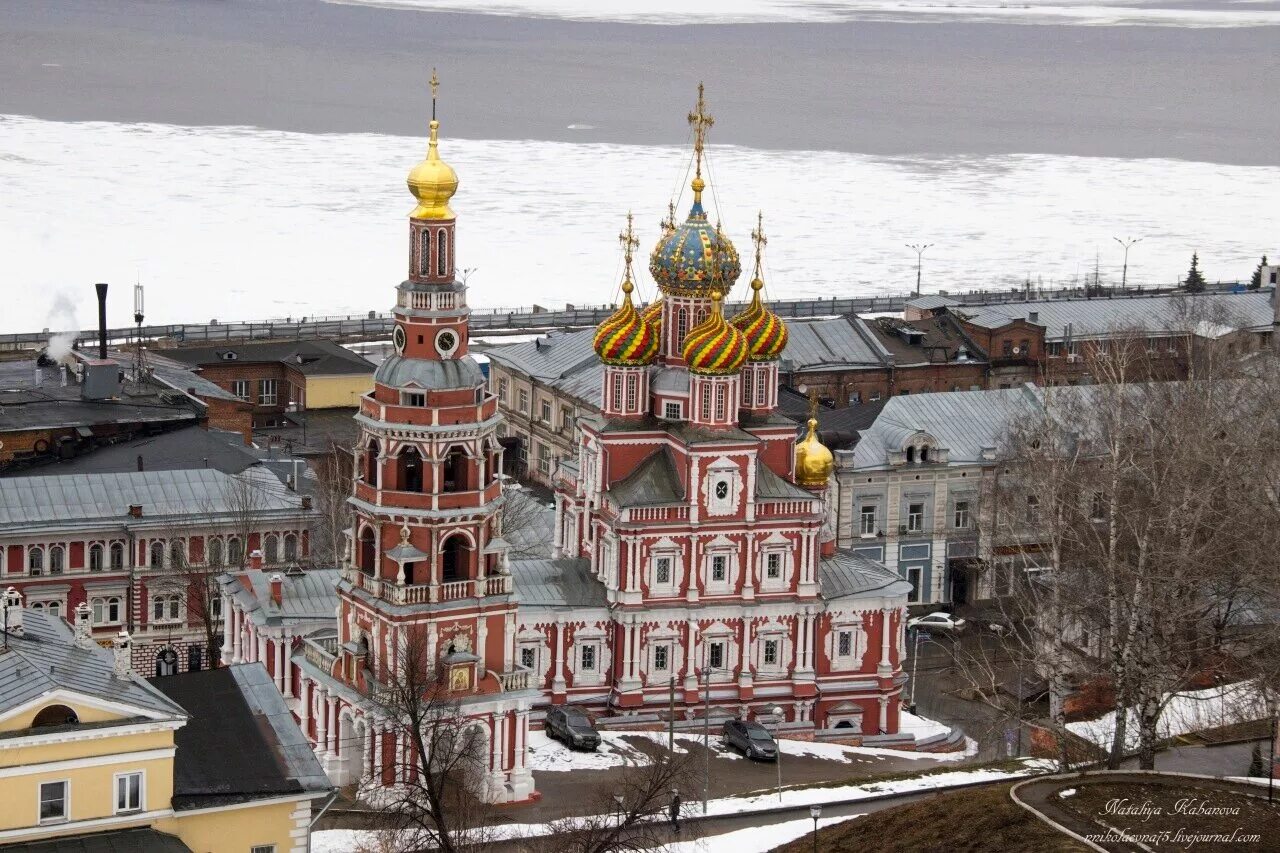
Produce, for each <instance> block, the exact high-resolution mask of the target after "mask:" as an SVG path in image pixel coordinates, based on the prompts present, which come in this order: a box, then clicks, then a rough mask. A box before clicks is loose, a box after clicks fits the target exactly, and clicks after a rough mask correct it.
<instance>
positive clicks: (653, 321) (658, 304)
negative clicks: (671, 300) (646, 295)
mask: <svg viewBox="0 0 1280 853" xmlns="http://www.w3.org/2000/svg"><path fill="white" fill-rule="evenodd" d="M640 316H641V317H643V318H644V321H645V322H646V323H648V324H649V326H650V328H652V329H653V333H654V334H655V335H657V336H658V337H662V300H661V299H655V300H654V301H653V302H652V303H651V304H650V305H649V306H648V307H646V308H645V309H644V310H643V311H641V312H640Z"/></svg>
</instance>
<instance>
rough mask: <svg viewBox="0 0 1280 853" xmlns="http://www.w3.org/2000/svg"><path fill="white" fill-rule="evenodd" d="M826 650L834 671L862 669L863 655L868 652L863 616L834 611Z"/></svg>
mask: <svg viewBox="0 0 1280 853" xmlns="http://www.w3.org/2000/svg"><path fill="white" fill-rule="evenodd" d="M824 651H825V652H826V655H827V660H829V661H831V669H832V670H833V671H846V670H858V669H861V668H862V658H863V655H865V654H866V653H867V632H866V630H865V629H864V628H863V623H862V617H861V616H860V615H859V614H857V613H833V614H832V615H831V630H830V631H828V632H827V639H826V647H825V649H824Z"/></svg>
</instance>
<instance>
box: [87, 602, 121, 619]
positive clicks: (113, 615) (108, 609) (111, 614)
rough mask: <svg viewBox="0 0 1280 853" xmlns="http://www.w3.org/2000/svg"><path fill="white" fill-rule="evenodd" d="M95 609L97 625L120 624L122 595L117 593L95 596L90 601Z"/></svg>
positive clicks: (94, 617)
mask: <svg viewBox="0 0 1280 853" xmlns="http://www.w3.org/2000/svg"><path fill="white" fill-rule="evenodd" d="M89 606H90V608H91V609H92V611H93V624H95V625H118V624H120V597H119V596H117V595H109V596H104V597H102V598H95V599H93V601H91V602H90V603H89Z"/></svg>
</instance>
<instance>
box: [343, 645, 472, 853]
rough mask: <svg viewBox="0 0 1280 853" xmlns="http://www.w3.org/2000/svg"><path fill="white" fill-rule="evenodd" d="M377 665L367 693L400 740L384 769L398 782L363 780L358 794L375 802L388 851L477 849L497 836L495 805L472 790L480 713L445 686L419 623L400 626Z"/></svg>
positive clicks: (382, 846) (444, 677)
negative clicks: (388, 657) (386, 658)
mask: <svg viewBox="0 0 1280 853" xmlns="http://www.w3.org/2000/svg"><path fill="white" fill-rule="evenodd" d="M379 670H380V671H379V672H378V673H376V674H375V673H374V672H372V671H371V670H368V669H366V670H365V673H364V674H365V678H366V680H367V681H368V683H369V684H370V686H371V698H372V699H373V701H374V702H375V704H376V705H377V708H378V713H379V716H380V717H381V718H382V719H383V720H385V721H386V728H387V730H389V731H391V732H392V733H394V734H396V735H397V736H398V737H397V741H398V742H400V743H403V744H404V745H405V748H404V749H403V750H397V751H396V753H395V755H394V758H393V760H392V762H391V763H390V765H388V764H386V763H384V765H383V772H384V773H386V774H391V775H393V777H394V778H395V779H397V780H400V781H399V783H398V784H397V785H396V786H394V787H384V786H383V785H382V780H381V779H370V780H366V785H367V790H366V791H364V792H363V793H364V795H365V796H366V797H367V798H368V799H370V800H373V801H375V802H376V803H377V805H378V807H379V811H380V813H381V823H382V832H381V834H380V838H379V842H378V847H377V848H376V849H378V850H380V851H387V853H410V851H417V850H427V849H431V850H442V851H446V853H463V851H471V850H480V849H481V848H483V847H484V846H485V845H486V844H488V843H490V842H492V841H493V840H494V839H495V837H496V836H495V831H494V829H493V826H492V819H491V818H492V814H493V806H491V805H490V804H488V803H486V802H484V801H483V800H482V799H481V798H479V797H477V796H476V793H475V792H477V791H478V790H480V789H481V788H482V787H483V786H484V784H486V779H487V775H488V773H489V746H488V745H489V740H488V733H487V730H486V727H485V725H484V723H483V721H482V720H481V719H479V718H476V717H471V716H468V714H467V712H466V705H465V702H464V701H463V697H464V696H465V694H458V693H453V692H451V691H450V690H449V684H448V679H447V673H446V671H445V670H444V668H443V665H442V664H441V662H440V661H438V660H436V659H435V657H434V654H433V651H432V650H431V648H430V644H429V643H428V640H427V635H426V631H425V629H423V628H421V627H419V626H409V627H406V628H405V629H404V630H403V632H402V633H401V640H400V642H399V644H398V646H397V649H396V660H395V661H394V662H393V663H389V665H387V666H385V667H379Z"/></svg>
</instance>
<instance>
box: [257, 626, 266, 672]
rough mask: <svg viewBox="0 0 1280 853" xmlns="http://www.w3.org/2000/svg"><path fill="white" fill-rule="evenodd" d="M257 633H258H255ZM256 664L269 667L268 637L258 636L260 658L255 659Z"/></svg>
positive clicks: (264, 635)
mask: <svg viewBox="0 0 1280 853" xmlns="http://www.w3.org/2000/svg"><path fill="white" fill-rule="evenodd" d="M255 633H256V632H255ZM254 661H255V662H258V663H261V664H262V665H263V666H266V665H267V635H266V634H258V656H257V657H255V658H254Z"/></svg>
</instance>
